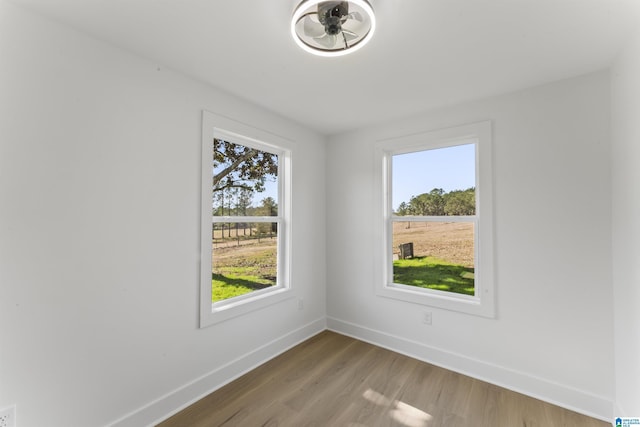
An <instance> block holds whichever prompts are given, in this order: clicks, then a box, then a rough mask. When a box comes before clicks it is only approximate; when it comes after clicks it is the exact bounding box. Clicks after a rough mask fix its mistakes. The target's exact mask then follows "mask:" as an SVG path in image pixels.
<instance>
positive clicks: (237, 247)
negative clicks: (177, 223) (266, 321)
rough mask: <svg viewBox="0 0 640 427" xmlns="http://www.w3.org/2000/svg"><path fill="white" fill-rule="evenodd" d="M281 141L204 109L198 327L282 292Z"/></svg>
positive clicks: (285, 162) (284, 177)
mask: <svg viewBox="0 0 640 427" xmlns="http://www.w3.org/2000/svg"><path fill="white" fill-rule="evenodd" d="M286 145H287V141H286V140H283V139H281V138H279V137H276V136H274V135H272V134H268V133H264V132H262V131H260V130H258V129H253V128H250V127H248V126H244V125H241V124H239V123H237V122H234V121H231V120H229V119H226V118H223V117H218V116H215V115H213V114H211V113H207V112H205V113H204V115H203V146H202V155H203V164H202V175H203V177H202V186H203V189H202V254H201V257H202V258H201V263H202V265H201V289H200V297H201V304H200V312H201V313H200V323H201V327H203V326H207V325H209V324H212V323H216V322H219V321H222V320H226V319H228V318H230V317H233V316H237V315H240V314H243V313H247V312H249V311H252V310H255V309H256V308H259V307H262V306H264V305H268V304H272V303H274V302H277V301H280V300H281V299H283V298H285V297H288V295H287V291H288V290H289V289H290V286H289V262H288V256H289V252H290V251H289V244H288V242H289V240H288V236H289V234H290V233H289V223H290V219H289V217H290V215H289V205H290V203H289V198H290V196H289V194H290V190H289V189H290V173H289V172H290V163H291V155H290V150H289V149H288V148H287V147H286Z"/></svg>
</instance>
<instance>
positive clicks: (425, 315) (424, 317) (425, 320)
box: [422, 311, 431, 325]
mask: <svg viewBox="0 0 640 427" xmlns="http://www.w3.org/2000/svg"><path fill="white" fill-rule="evenodd" d="M422 323H424V324H425V325H430V324H431V312H430V311H425V312H423V313H422Z"/></svg>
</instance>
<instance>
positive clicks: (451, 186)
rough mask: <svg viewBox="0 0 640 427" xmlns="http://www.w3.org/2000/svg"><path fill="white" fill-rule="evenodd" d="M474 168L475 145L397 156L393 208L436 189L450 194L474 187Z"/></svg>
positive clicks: (393, 170) (393, 169) (394, 157)
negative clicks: (453, 191) (450, 192)
mask: <svg viewBox="0 0 640 427" xmlns="http://www.w3.org/2000/svg"><path fill="white" fill-rule="evenodd" d="M475 164H476V162H475V144H465V145H457V146H453V147H446V148H438V149H433V150H427V151H418V152H415V153H407V154H396V155H394V156H393V163H392V182H393V188H392V195H393V196H392V198H393V200H392V206H393V208H394V209H397V208H398V205H399V204H400V203H401V202H409V200H410V199H411V197H412V196H417V195H419V194H422V193H428V192H429V191H431V190H433V189H434V188H442V189H443V190H444V191H445V192H449V191H452V190H466V189H467V188H470V187H475V180H476V178H475Z"/></svg>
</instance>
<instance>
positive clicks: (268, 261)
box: [211, 245, 277, 302]
mask: <svg viewBox="0 0 640 427" xmlns="http://www.w3.org/2000/svg"><path fill="white" fill-rule="evenodd" d="M216 254H217V255H219V256H217V257H216ZM276 264H277V261H276V248H275V245H269V246H268V247H266V248H265V247H256V246H252V247H240V248H228V249H225V250H222V251H214V262H213V272H212V274H211V301H212V302H216V301H221V300H224V299H227V298H233V297H236V296H239V295H243V294H247V293H249V292H253V291H257V290H259V289H264V288H267V287H269V286H273V285H275V284H276V270H277V267H276Z"/></svg>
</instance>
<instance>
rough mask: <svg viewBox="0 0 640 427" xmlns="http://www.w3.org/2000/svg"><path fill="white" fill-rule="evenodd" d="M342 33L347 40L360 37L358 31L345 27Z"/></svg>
mask: <svg viewBox="0 0 640 427" xmlns="http://www.w3.org/2000/svg"><path fill="white" fill-rule="evenodd" d="M342 34H344V38H345V39H346V40H347V41H351V40H355V39H357V38H358V37H359V36H358V35H357V34H356V33H354V32H353V31H349V30H345V29H342Z"/></svg>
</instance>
